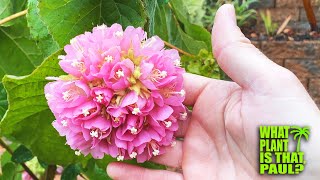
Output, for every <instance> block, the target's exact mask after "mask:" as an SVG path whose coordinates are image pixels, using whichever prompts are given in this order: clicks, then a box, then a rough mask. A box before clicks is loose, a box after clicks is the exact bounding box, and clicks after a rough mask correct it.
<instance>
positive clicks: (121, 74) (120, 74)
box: [116, 69, 124, 78]
mask: <svg viewBox="0 0 320 180" xmlns="http://www.w3.org/2000/svg"><path fill="white" fill-rule="evenodd" d="M116 74H117V76H118V78H120V77H123V76H124V72H123V71H121V70H120V69H119V70H118V71H117V72H116Z"/></svg>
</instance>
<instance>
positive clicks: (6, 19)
mask: <svg viewBox="0 0 320 180" xmlns="http://www.w3.org/2000/svg"><path fill="white" fill-rule="evenodd" d="M27 13H28V10H27V9H26V10H24V11H21V12H18V13H16V14H12V15H11V16H8V17H6V18H4V19H2V20H0V25H2V24H4V23H6V22H9V21H11V20H13V19H15V18H18V17H20V16H23V15H26V14H27Z"/></svg>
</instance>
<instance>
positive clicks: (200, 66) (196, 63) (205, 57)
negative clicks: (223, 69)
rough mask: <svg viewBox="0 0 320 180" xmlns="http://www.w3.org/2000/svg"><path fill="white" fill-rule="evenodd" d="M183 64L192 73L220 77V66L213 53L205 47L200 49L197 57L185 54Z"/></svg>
mask: <svg viewBox="0 0 320 180" xmlns="http://www.w3.org/2000/svg"><path fill="white" fill-rule="evenodd" d="M182 65H183V67H184V68H185V69H186V70H187V71H188V72H190V73H193V74H198V75H202V76H206V77H209V78H214V79H220V70H219V66H218V64H217V63H216V61H215V59H214V58H213V56H212V53H211V52H208V51H207V50H205V49H202V50H200V52H199V54H198V55H197V56H196V57H195V58H191V57H188V56H183V57H182Z"/></svg>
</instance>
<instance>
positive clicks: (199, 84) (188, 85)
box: [183, 73, 212, 106]
mask: <svg viewBox="0 0 320 180" xmlns="http://www.w3.org/2000/svg"><path fill="white" fill-rule="evenodd" d="M183 79H184V82H183V86H184V89H185V91H186V98H185V100H184V104H185V105H187V106H193V105H194V103H195V102H196V100H197V98H198V96H199V94H200V93H201V92H202V90H203V89H204V88H205V87H206V85H207V84H208V83H209V82H211V81H212V79H209V78H206V77H203V76H198V75H195V74H189V73H185V74H184V75H183Z"/></svg>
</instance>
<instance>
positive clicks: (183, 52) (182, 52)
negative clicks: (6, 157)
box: [163, 41, 195, 57]
mask: <svg viewBox="0 0 320 180" xmlns="http://www.w3.org/2000/svg"><path fill="white" fill-rule="evenodd" d="M163 42H164V44H165V45H166V46H168V47H169V48H172V49H175V50H177V51H178V52H179V53H181V54H184V55H186V56H190V57H195V56H194V55H192V54H190V53H188V52H185V51H184V50H182V49H180V48H178V47H176V46H174V45H172V44H170V43H168V42H167V41H163Z"/></svg>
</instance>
